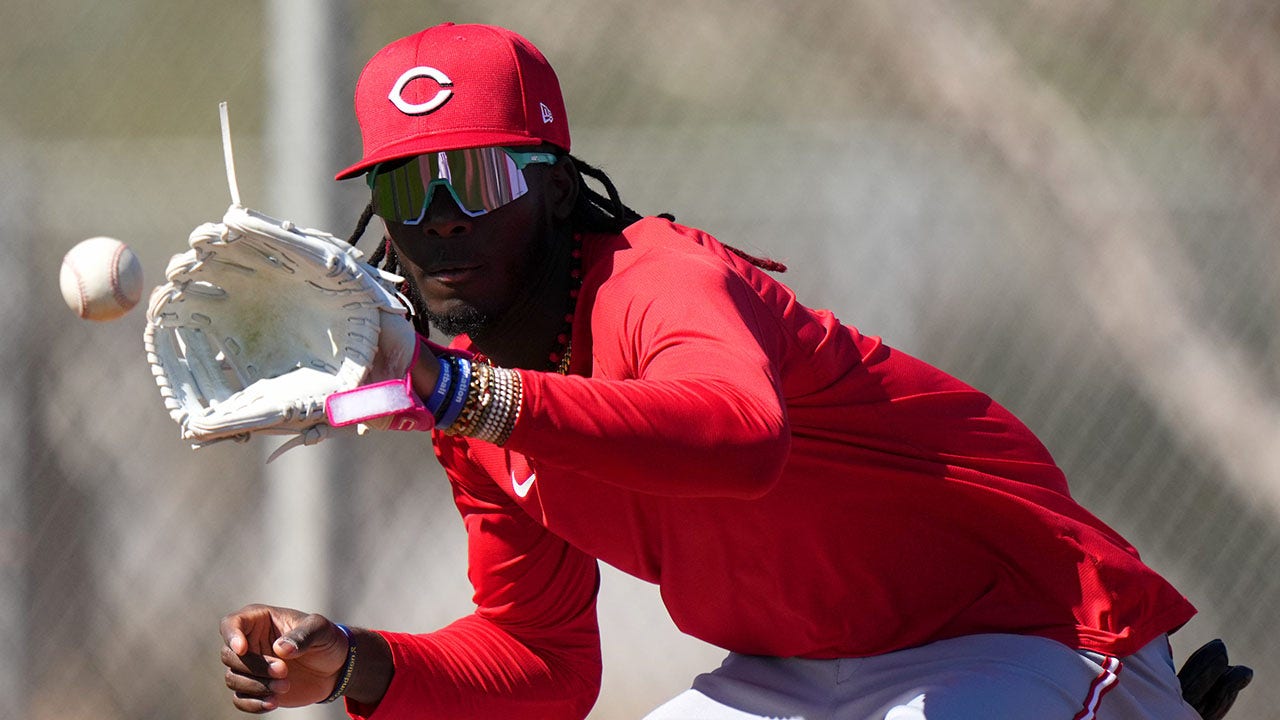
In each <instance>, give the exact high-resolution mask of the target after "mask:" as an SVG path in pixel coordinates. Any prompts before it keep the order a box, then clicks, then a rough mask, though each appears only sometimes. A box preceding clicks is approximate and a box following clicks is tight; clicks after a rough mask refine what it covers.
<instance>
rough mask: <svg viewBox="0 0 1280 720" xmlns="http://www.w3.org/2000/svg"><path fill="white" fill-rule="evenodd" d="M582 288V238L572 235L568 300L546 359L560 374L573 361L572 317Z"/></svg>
mask: <svg viewBox="0 0 1280 720" xmlns="http://www.w3.org/2000/svg"><path fill="white" fill-rule="evenodd" d="M581 290H582V239H581V238H579V237H578V236H577V235H574V236H573V248H572V249H571V250H570V251H569V300H568V303H567V305H568V307H567V308H566V310H565V314H564V326H563V327H562V328H561V330H560V333H559V334H558V335H556V347H555V349H554V350H552V351H551V354H550V355H549V356H548V357H547V359H548V360H549V361H550V362H551V367H552V368H553V369H554V370H555V371H556V372H557V373H560V374H561V375H568V374H569V365H570V364H571V363H572V362H573V317H574V315H575V314H576V313H577V309H578V294H579V292H581Z"/></svg>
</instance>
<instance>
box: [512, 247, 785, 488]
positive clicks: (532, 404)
mask: <svg viewBox="0 0 1280 720" xmlns="http://www.w3.org/2000/svg"><path fill="white" fill-rule="evenodd" d="M591 317H592V319H591V324H590V331H591V338H592V341H591V345H592V365H593V371H592V377H590V378H583V377H575V376H568V377H562V376H559V375H555V374H552V373H540V372H530V371H521V381H522V385H523V388H524V398H523V403H522V407H521V411H520V418H519V421H518V422H517V423H516V427H515V429H514V431H513V432H512V434H511V436H510V438H509V439H508V440H507V444H506V446H507V447H508V448H509V449H512V450H515V451H517V452H520V453H523V454H525V455H527V456H528V457H530V458H533V459H536V460H537V461H538V462H539V463H540V464H545V465H551V466H559V467H561V468H564V469H567V470H572V471H573V472H575V473H578V474H582V475H587V476H591V477H597V478H598V479H600V480H601V481H604V482H609V483H614V484H617V485H619V486H622V487H625V488H627V489H630V490H635V491H639V492H645V493H653V494H659V495H669V496H680V497H713V496H720V497H740V498H752V497H757V496H759V495H762V494H763V493H765V492H767V491H768V490H769V488H771V487H772V486H773V484H774V483H775V482H776V481H777V479H778V477H779V475H780V474H781V471H782V467H783V464H784V462H785V460H786V456H787V453H788V451H789V447H790V435H789V428H788V426H787V423H786V417H785V412H784V404H783V400H782V392H781V380H780V376H781V367H780V364H781V363H780V361H779V360H778V358H780V357H782V356H783V355H784V353H785V348H786V345H785V339H784V334H783V333H782V326H781V321H780V319H779V317H778V313H777V312H775V311H774V310H773V309H772V308H771V307H769V306H768V305H767V304H766V302H765V301H764V300H763V299H762V297H761V294H760V293H759V292H758V291H757V289H756V288H754V287H753V286H752V285H751V284H750V282H749V281H748V279H747V278H745V277H744V276H743V275H741V274H739V273H738V272H737V271H736V270H735V269H734V268H733V267H731V266H730V265H729V264H728V263H727V262H726V261H724V260H721V259H719V258H717V257H715V256H712V255H709V254H707V255H691V254H688V253H682V252H678V251H674V250H668V249H656V250H649V251H647V252H645V253H644V254H643V257H641V258H640V259H639V260H637V261H635V262H634V263H632V264H630V265H628V266H627V267H625V268H623V269H621V270H617V271H615V273H614V275H613V276H612V277H610V278H609V279H608V280H606V281H605V282H604V283H603V284H602V285H601V286H600V288H599V290H598V292H597V293H596V295H595V297H594V300H593V302H592V309H591Z"/></svg>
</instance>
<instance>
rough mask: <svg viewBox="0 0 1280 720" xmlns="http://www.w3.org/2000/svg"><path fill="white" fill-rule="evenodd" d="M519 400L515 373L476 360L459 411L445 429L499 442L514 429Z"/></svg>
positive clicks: (457, 433) (451, 433)
mask: <svg viewBox="0 0 1280 720" xmlns="http://www.w3.org/2000/svg"><path fill="white" fill-rule="evenodd" d="M522 400H523V388H522V385H521V383H520V373H519V372H517V371H515V370H510V369H507V368H497V367H493V366H491V365H488V364H484V363H477V364H476V365H475V366H474V368H473V369H472V374H471V383H470V386H469V388H468V391H467V399H466V402H465V403H464V405H463V408H462V412H461V414H459V416H458V419H457V421H456V422H454V423H453V425H451V426H449V428H447V429H446V430H445V432H446V433H448V434H450V435H463V436H466V437H473V438H476V439H477V440H484V441H486V442H491V443H493V444H495V445H502V444H503V443H505V442H506V441H507V438H508V437H509V436H510V435H511V431H512V430H514V429H515V424H516V419H517V418H518V417H519V414H520V405H521V401H522Z"/></svg>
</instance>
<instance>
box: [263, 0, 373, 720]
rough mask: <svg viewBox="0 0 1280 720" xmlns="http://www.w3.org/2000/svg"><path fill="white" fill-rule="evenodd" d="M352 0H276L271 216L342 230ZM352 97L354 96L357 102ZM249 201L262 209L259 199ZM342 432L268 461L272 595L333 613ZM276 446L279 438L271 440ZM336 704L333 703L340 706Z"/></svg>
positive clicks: (271, 55) (324, 713) (268, 593)
mask: <svg viewBox="0 0 1280 720" xmlns="http://www.w3.org/2000/svg"><path fill="white" fill-rule="evenodd" d="M342 3H343V0H271V1H270V2H269V3H268V4H267V41H266V43H267V55H266V64H267V79H268V82H267V95H266V98H265V100H264V102H265V103H266V108H267V113H266V118H267V127H266V137H265V143H264V152H265V154H266V157H267V158H268V162H267V170H266V174H267V192H266V198H265V203H264V204H265V207H261V208H260V209H261V210H262V211H264V212H266V213H267V214H269V215H274V216H276V217H281V218H287V219H289V220H292V221H293V222H295V223H298V224H299V225H304V226H308V227H316V228H322V229H327V230H330V231H331V232H335V233H336V232H337V231H335V230H334V229H333V228H334V223H335V222H336V221H337V218H335V217H334V216H333V215H334V213H333V210H332V208H333V207H334V204H335V195H336V192H335V191H336V187H335V183H334V181H333V173H334V172H335V170H336V168H337V167H338V162H337V156H338V153H337V150H336V148H337V143H338V128H339V127H340V125H339V124H338V122H337V121H336V120H335V115H337V113H338V109H340V108H344V107H346V106H347V104H344V103H343V102H342V101H340V100H339V97H340V96H345V95H346V94H348V93H346V92H345V90H344V89H343V88H341V87H339V86H340V85H342V83H341V82H340V81H339V79H340V78H342V77H345V74H344V73H343V72H342V61H343V60H344V59H345V53H344V52H342V48H345V47H346V42H345V38H344V29H343V28H342V27H340V25H341V24H342V23H341V22H340V19H341V10H342ZM348 104H349V103H348ZM244 202H245V204H246V205H247V206H249V207H255V203H254V201H253V200H252V198H251V197H246V198H245V199H244ZM342 442H343V441H341V440H328V441H325V442H324V443H321V444H319V445H315V446H312V447H301V448H296V449H293V450H290V451H288V452H286V453H284V454H283V455H281V456H280V457H279V458H277V459H276V460H275V461H274V462H272V463H271V464H269V465H267V466H266V471H265V472H264V481H265V483H266V494H265V497H266V503H265V508H266V517H265V518H264V522H265V525H266V527H265V530H266V533H265V535H266V541H267V542H266V547H267V548H269V552H268V557H269V558H270V560H269V562H268V567H267V568H266V577H265V587H264V588H262V590H263V592H264V600H265V601H266V602H269V603H272V604H279V605H286V606H289V607H295V608H298V609H300V610H307V611H315V612H326V613H329V612H332V610H331V605H332V602H333V598H332V596H331V584H330V582H329V574H330V572H331V570H332V563H331V559H330V553H329V547H330V545H331V542H332V537H331V533H332V528H334V527H335V523H334V521H335V520H337V519H339V516H338V514H337V513H336V512H335V510H334V499H335V486H336V483H338V482H340V481H341V478H340V477H339V475H340V473H339V472H338V464H339V460H340V458H341V456H342V455H343V453H342V452H341V450H340V446H341V444H342ZM267 445H269V446H268V447H265V448H264V453H263V454H264V456H265V455H266V453H268V452H270V451H271V450H272V449H274V447H275V444H267ZM340 705H341V704H340V703H335V704H334V705H333V706H324V707H320V706H313V707H311V708H305V709H303V710H301V711H296V712H291V713H290V717H291V718H294V717H296V718H303V719H304V720H305V719H306V718H329V717H345V713H342V712H340V711H341V708H340V707H336V708H335V706H340ZM331 708H332V709H331Z"/></svg>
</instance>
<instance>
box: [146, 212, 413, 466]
mask: <svg viewBox="0 0 1280 720" xmlns="http://www.w3.org/2000/svg"><path fill="white" fill-rule="evenodd" d="M190 245H191V249H190V250H188V251H186V252H183V253H180V254H178V255H175V256H173V258H172V259H171V260H170V261H169V266H168V268H167V269H166V271H165V276H166V278H167V282H165V283H164V284H163V285H160V286H159V287H157V288H156V289H155V290H154V291H153V292H152V294H151V300H150V303H149V306H148V308H147V326H146V330H145V333H144V337H143V344H144V345H145V347H146V351H147V361H148V362H149V363H150V364H151V368H152V373H153V374H154V375H155V378H156V383H157V384H158V385H159V386H160V394H161V396H162V397H163V398H164V404H165V407H166V408H167V409H168V411H169V415H170V416H171V417H173V419H174V420H175V421H176V422H177V423H178V425H179V426H180V427H181V431H182V437H183V438H184V439H187V440H191V441H192V442H193V444H194V446H195V447H200V446H201V445H205V444H208V443H210V442H214V441H217V440H224V439H228V438H234V439H237V440H247V439H248V438H249V437H250V435H251V434H255V433H264V434H274V435H294V436H295V437H294V438H293V439H292V440H290V441H289V443H287V444H286V447H292V446H295V445H297V444H307V445H310V444H313V443H316V442H319V441H320V440H322V439H324V438H325V437H326V436H328V434H329V433H330V432H332V428H331V427H330V426H329V425H327V424H325V411H324V405H325V398H327V397H328V396H329V395H331V394H333V393H337V392H343V391H348V390H351V389H353V388H356V387H358V386H360V385H362V384H365V383H370V382H378V381H382V380H386V379H389V378H399V377H404V376H405V373H406V372H407V370H408V368H409V364H410V362H411V360H412V358H413V353H414V350H415V349H416V346H417V340H416V335H415V333H414V330H413V326H412V324H411V323H410V321H409V319H408V318H407V317H406V314H407V311H406V308H405V304H404V303H403V302H402V301H401V299H400V298H399V297H398V296H397V295H396V292H395V285H396V284H397V283H399V282H400V280H401V278H398V277H396V276H394V275H390V274H388V273H385V272H383V271H381V270H378V269H377V268H374V267H373V266H371V265H369V264H367V263H364V262H361V257H362V256H363V254H362V253H361V252H360V251H359V250H357V249H356V248H354V247H352V246H351V245H349V244H348V243H346V242H344V241H342V240H340V239H338V238H335V237H334V236H332V235H330V234H328V233H325V232H321V231H318V230H310V229H305V228H300V227H297V226H295V225H294V224H293V223H291V222H288V221H282V220H277V219H275V218H271V217H268V216H266V215H263V214H261V213H258V212H255V211H253V210H248V209H246V208H243V207H241V206H239V205H234V204H233V205H232V206H231V207H230V208H229V209H228V210H227V212H226V215H224V216H223V218H222V222H220V223H205V224H203V225H200V226H199V227H197V228H196V229H195V230H194V231H192V233H191V238H190ZM284 449H285V448H284V447H282V448H280V449H279V450H277V454H278V453H279V452H280V451H282V450H284Z"/></svg>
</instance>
